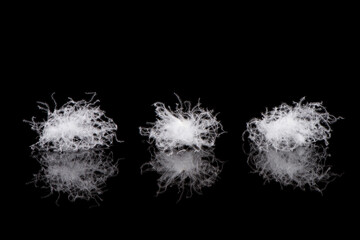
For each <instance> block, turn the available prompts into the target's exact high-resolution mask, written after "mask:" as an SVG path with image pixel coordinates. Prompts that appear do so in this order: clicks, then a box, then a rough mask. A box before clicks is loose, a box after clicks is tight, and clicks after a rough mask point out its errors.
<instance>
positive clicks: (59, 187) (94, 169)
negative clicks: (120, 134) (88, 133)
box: [35, 150, 117, 201]
mask: <svg viewBox="0 0 360 240" xmlns="http://www.w3.org/2000/svg"><path fill="white" fill-rule="evenodd" d="M39 162H40V163H41V165H42V168H41V170H40V172H39V173H38V174H37V175H36V176H35V182H36V183H42V184H44V185H45V186H46V187H48V188H49V189H50V191H51V193H53V192H58V193H65V194H67V195H68V198H69V200H71V201H75V200H76V199H85V200H90V199H96V198H99V194H101V193H102V189H103V187H104V185H105V182H106V180H107V179H108V178H109V177H111V176H114V175H115V174H116V173H117V166H116V164H114V163H113V162H112V156H111V154H110V155H105V153H104V151H102V150H96V151H95V150H91V151H80V152H71V153H56V152H43V153H40V155H39Z"/></svg>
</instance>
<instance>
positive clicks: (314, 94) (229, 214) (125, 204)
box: [12, 34, 356, 231]
mask: <svg viewBox="0 0 360 240" xmlns="http://www.w3.org/2000/svg"><path fill="white" fill-rule="evenodd" d="M35 36H36V34H35ZM104 37H106V36H105V35H104ZM223 37H224V38H226V39H228V40H227V41H224V39H221V38H219V37H217V38H214V39H211V38H210V39H209V38H204V37H202V38H198V39H197V40H191V41H190V39H186V38H185V39H183V41H172V40H171V39H165V40H164V39H162V40H161V41H160V42H158V41H150V40H149V41H142V40H139V39H133V41H132V39H127V40H126V41H124V42H121V43H120V42H119V44H117V40H119V38H116V40H115V39H113V38H111V37H109V39H111V40H109V42H108V43H107V44H105V43H104V42H103V41H102V42H101V44H100V45H96V47H94V42H93V41H85V40H84V38H79V39H78V40H74V41H73V40H71V41H70V40H69V39H66V38H64V39H62V40H59V39H56V40H54V39H53V38H52V37H49V38H48V39H47V40H46V41H42V40H41V39H39V41H29V42H28V43H27V45H26V46H25V47H24V48H23V49H24V51H25V52H24V53H23V56H24V58H23V59H22V60H21V61H22V63H23V66H24V67H23V68H21V69H19V70H18V71H17V72H16V73H15V75H14V76H13V80H12V81H13V84H12V86H13V92H14V94H15V95H17V96H18V101H16V106H15V108H16V109H20V110H19V111H16V113H14V116H15V118H14V119H15V120H14V121H15V122H16V125H17V130H19V135H20V136H21V138H19V140H18V148H17V154H16V161H17V165H18V169H20V171H17V172H16V176H13V178H16V182H17V183H18V187H19V190H18V194H19V196H18V197H16V200H14V201H15V202H16V203H17V207H16V208H15V209H14V210H16V212H17V213H18V214H19V216H21V219H22V220H24V221H25V222H26V221H35V222H36V221H40V222H43V220H44V219H45V220H46V219H50V221H53V220H54V219H57V220H59V219H64V220H65V221H70V222H77V221H79V222H87V221H89V222H96V221H100V222H102V221H104V222H108V221H110V220H108V219H110V218H111V219H114V220H115V221H112V223H113V224H115V225H116V224H117V223H116V222H118V224H119V225H121V224H123V223H124V222H126V223H127V224H132V223H133V224H140V225H139V226H144V225H145V226H154V227H155V226H157V225H158V224H159V225H158V227H159V229H158V230H159V231H160V230H161V226H164V225H163V224H167V225H171V222H172V221H177V222H182V223H185V222H186V223H189V224H190V225H192V226H196V223H201V224H205V225H206V226H208V227H210V226H213V225H214V226H216V224H218V223H219V222H220V223H222V224H224V223H225V224H229V225H228V226H229V228H231V229H234V228H235V229H236V226H237V225H239V224H240V222H246V223H247V224H248V225H256V224H257V223H258V222H262V223H263V222H272V221H275V222H281V223H282V224H289V225H291V223H290V222H291V221H296V219H300V218H301V219H302V218H305V219H306V220H307V221H308V223H310V224H312V225H316V224H318V222H327V221H330V219H332V220H331V221H341V220H340V219H341V218H346V217H348V216H351V213H352V211H355V208H354V206H353V205H352V204H353V203H354V198H355V188H354V183H355V181H354V179H355V176H354V171H353V170H354V169H353V168H352V165H353V161H356V159H354V157H353V150H354V148H353V147H352V145H353V144H354V143H353V142H352V141H348V139H349V138H350V137H351V134H352V133H353V129H354V127H353V125H352V122H353V119H354V116H355V114H354V103H355V102H356V95H355V94H354V93H355V92H356V91H355V86H354V84H355V83H354V82H353V81H352V76H351V74H350V73H349V69H351V68H352V67H353V65H352V63H351V62H350V61H346V60H344V58H345V57H344V55H343V51H342V50H340V49H339V48H337V49H334V50H331V51H330V50H329V48H331V46H333V44H334V42H333V41H330V40H328V38H326V36H322V37H321V36H318V38H315V40H314V41H307V40H306V39H303V41H300V40H297V41H292V40H291V39H288V40H286V41H281V42H279V41H276V40H274V41H266V42H263V41H261V40H259V38H256V37H254V39H251V38H250V39H246V40H244V39H241V38H239V37H237V36H236V35H235V34H229V35H223ZM258 37H259V36H258ZM149 38H150V37H149ZM326 39H327V42H324V41H325V40H326ZM177 40H179V39H177ZM304 42H306V43H304ZM18 79H23V80H25V81H24V82H22V83H21V84H17V81H18ZM53 92H55V93H56V94H55V98H56V100H57V102H58V105H61V104H63V103H65V102H66V101H67V97H72V98H73V99H74V100H80V99H86V98H87V96H86V95H85V94H84V93H85V92H97V98H98V99H100V106H101V108H102V109H103V110H105V111H106V115H107V116H108V117H110V118H112V119H113V120H114V121H115V122H116V123H117V124H118V127H119V130H118V132H117V134H118V138H119V139H120V140H123V141H124V142H122V143H114V144H113V146H112V147H111V148H110V149H109V150H108V151H111V152H112V153H113V157H114V159H120V161H119V164H118V168H119V173H118V175H117V176H116V177H113V178H110V179H109V180H108V181H107V186H106V188H105V189H106V191H105V192H104V193H103V194H102V195H101V198H102V199H103V201H101V202H100V205H99V206H95V207H93V206H94V205H96V204H95V203H94V202H93V201H90V202H87V201H82V200H77V201H76V202H69V201H68V200H67V197H66V195H62V196H60V198H59V200H58V205H57V204H56V201H57V198H58V195H57V194H54V195H51V196H48V197H46V198H43V197H44V196H46V195H47V194H48V193H49V192H48V190H47V189H41V188H36V187H35V186H34V184H26V183H28V182H30V181H31V180H32V179H33V174H36V173H37V172H38V171H39V169H40V166H39V163H38V162H37V161H36V160H35V159H34V158H32V157H31V150H30V148H29V146H30V145H31V144H33V143H35V142H36V137H37V135H36V133H35V132H33V131H32V130H31V129H30V127H29V125H28V124H26V123H23V122H22V120H23V119H30V118H31V117H32V116H36V117H37V118H39V119H42V118H45V117H46V116H45V115H44V113H42V112H41V111H39V110H38V109H37V103H36V102H37V101H43V102H48V103H50V104H51V103H52V100H51V97H50V96H51V94H52V93H53ZM174 93H176V94H178V95H179V96H180V97H181V99H183V100H189V101H191V102H193V103H195V102H197V101H198V99H199V98H200V101H201V103H202V105H203V106H204V107H206V108H209V109H213V110H214V112H216V113H219V115H218V119H219V120H220V121H221V123H222V124H223V127H224V130H225V131H226V134H223V135H221V136H220V137H219V139H218V140H217V141H216V146H215V150H214V153H215V155H216V158H218V159H219V160H221V161H224V162H225V163H224V166H223V170H222V172H221V173H220V176H219V179H218V180H217V182H216V183H215V184H214V185H213V186H211V187H209V188H204V189H203V194H202V195H198V194H194V195H193V197H192V198H189V199H186V198H183V199H182V200H181V201H179V202H177V200H178V197H179V196H178V194H177V191H176V189H174V188H170V189H169V190H168V191H167V192H165V193H163V194H160V195H159V196H156V192H157V189H158V188H157V179H158V177H159V175H158V174H156V173H155V172H151V173H145V174H141V172H140V167H141V166H142V165H143V164H144V163H146V162H148V161H149V160H150V158H151V154H150V152H149V150H148V148H149V146H150V145H149V144H148V143H147V142H146V140H147V139H146V138H145V137H143V136H140V134H139V129H138V128H139V126H144V125H146V122H153V121H155V114H154V107H153V106H152V104H153V103H154V102H156V101H161V102H164V103H165V104H166V105H170V106H175V103H176V102H177V98H176V96H175V95H174ZM304 96H305V97H306V100H307V101H322V102H323V104H324V106H326V108H327V110H328V111H329V112H330V113H331V114H333V115H335V116H343V117H344V118H345V119H344V120H340V121H338V122H336V123H335V124H333V125H332V128H333V133H332V137H331V139H330V145H329V153H330V154H331V157H330V158H329V159H328V161H327V163H328V164H329V165H332V166H333V168H332V169H333V171H334V172H336V173H342V174H343V175H342V176H341V177H339V178H337V179H336V180H335V181H334V182H332V183H330V184H329V185H328V187H327V189H326V190H325V191H323V193H322V194H320V193H318V192H315V191H309V190H308V189H307V190H306V191H302V190H300V189H293V188H292V187H284V188H281V187H280V185H279V184H278V183H276V182H270V183H268V184H265V185H264V184H263V182H264V180H263V179H262V178H261V177H260V176H258V175H257V174H252V173H251V169H250V168H249V167H248V165H247V163H246V159H247V156H246V154H244V152H243V150H242V145H243V143H244V141H243V140H242V138H241V136H242V133H243V132H244V130H245V128H246V122H247V121H249V120H250V119H251V118H253V117H260V114H261V112H263V111H264V110H265V108H266V107H268V108H272V107H274V106H277V105H279V104H281V103H282V102H286V103H291V102H292V101H299V100H300V99H301V98H302V97H304ZM180 219H184V220H180ZM289 220H290V222H289ZM45 222H46V221H45ZM231 223H232V224H234V225H231ZM193 224H195V225H193ZM94 226H95V225H94ZM182 226H183V225H182ZM183 227H184V226H183ZM174 228H175V226H174ZM195 228H196V227H195ZM155 229H156V228H155ZM154 231H156V230H154ZM214 231H215V230H214Z"/></svg>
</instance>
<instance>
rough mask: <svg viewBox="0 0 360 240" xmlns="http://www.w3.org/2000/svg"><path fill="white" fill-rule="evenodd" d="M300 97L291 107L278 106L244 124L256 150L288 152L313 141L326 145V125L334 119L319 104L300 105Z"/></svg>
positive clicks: (301, 101)
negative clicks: (272, 149) (322, 142)
mask: <svg viewBox="0 0 360 240" xmlns="http://www.w3.org/2000/svg"><path fill="white" fill-rule="evenodd" d="M304 99H305V98H302V99H301V100H300V102H299V103H294V106H290V105H287V104H285V103H283V104H281V105H280V106H279V107H275V108H274V109H273V110H271V111H268V110H266V112H265V113H264V114H262V115H263V117H262V118H261V119H259V118H254V119H252V120H250V121H249V122H248V123H247V131H246V132H248V133H249V139H250V140H251V141H252V142H253V143H254V144H255V145H256V146H257V147H258V148H259V149H263V150H267V149H269V148H270V147H272V148H274V149H276V150H280V151H292V150H294V149H296V148H297V147H300V146H306V145H309V144H311V143H314V142H317V141H324V142H325V144H326V145H327V144H328V139H329V138H330V136H331V134H330V132H331V128H330V124H331V123H334V122H335V121H336V120H337V119H338V118H337V117H335V116H333V115H331V114H329V113H328V112H327V111H326V109H325V107H324V106H322V103H320V102H314V103H303V101H304Z"/></svg>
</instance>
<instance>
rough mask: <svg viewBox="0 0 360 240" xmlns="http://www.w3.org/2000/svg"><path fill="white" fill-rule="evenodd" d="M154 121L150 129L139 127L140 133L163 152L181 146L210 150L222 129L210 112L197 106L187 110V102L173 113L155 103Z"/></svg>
mask: <svg viewBox="0 0 360 240" xmlns="http://www.w3.org/2000/svg"><path fill="white" fill-rule="evenodd" d="M154 106H155V108H156V109H155V112H156V115H157V116H158V119H157V121H156V122H155V123H154V124H153V126H152V127H150V128H140V133H141V134H142V135H144V136H148V137H149V139H150V140H151V141H155V145H156V147H157V148H158V149H159V150H160V151H163V152H170V153H171V152H172V151H173V150H181V149H182V148H183V147H190V148H194V149H197V150H199V149H202V148H203V147H213V146H214V144H215V140H216V138H217V137H218V136H219V135H220V134H221V132H222V126H221V124H220V122H219V121H217V119H216V116H214V115H213V114H212V111H209V110H206V109H203V108H201V107H200V104H197V105H196V106H195V107H193V108H191V104H190V102H188V101H186V102H184V104H182V103H181V101H180V106H179V105H177V106H176V109H175V111H171V109H167V108H166V107H165V105H164V104H163V103H155V104H154Z"/></svg>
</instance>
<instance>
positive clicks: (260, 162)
mask: <svg viewBox="0 0 360 240" xmlns="http://www.w3.org/2000/svg"><path fill="white" fill-rule="evenodd" d="M327 156H328V154H327V152H326V148H324V147H317V146H315V145H309V146H306V147H298V148H296V149H295V150H293V151H277V150H275V149H269V150H268V151H259V150H257V149H256V148H254V147H253V148H252V151H251V153H250V156H249V158H248V161H249V164H250V165H251V166H253V168H254V171H255V172H258V173H259V175H260V176H263V177H264V178H265V180H266V181H270V180H275V181H276V182H279V183H281V184H282V185H284V186H287V185H292V186H295V187H299V188H301V189H304V188H305V186H306V185H307V186H308V187H309V188H311V189H315V190H317V191H320V192H321V190H322V189H323V188H321V187H320V186H319V185H318V183H320V182H322V183H326V182H327V181H328V180H329V179H330V178H331V177H332V176H334V174H332V173H330V172H329V170H330V167H325V160H326V158H327ZM325 186H326V184H325Z"/></svg>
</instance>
